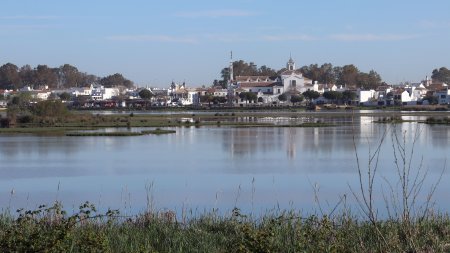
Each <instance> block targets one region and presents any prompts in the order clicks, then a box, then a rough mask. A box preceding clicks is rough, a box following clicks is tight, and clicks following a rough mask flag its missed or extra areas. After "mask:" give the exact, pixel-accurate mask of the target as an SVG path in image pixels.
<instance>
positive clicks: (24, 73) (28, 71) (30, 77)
mask: <svg viewBox="0 0 450 253" xmlns="http://www.w3.org/2000/svg"><path fill="white" fill-rule="evenodd" d="M19 76H20V82H21V86H32V85H33V84H34V82H35V78H36V77H35V71H34V70H33V69H32V68H31V66H30V65H28V64H27V65H24V66H22V67H21V68H20V70H19Z"/></svg>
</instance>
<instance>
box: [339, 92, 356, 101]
mask: <svg viewBox="0 0 450 253" xmlns="http://www.w3.org/2000/svg"><path fill="white" fill-rule="evenodd" d="M355 98H356V93H355V92H353V91H350V90H346V91H344V92H342V100H344V101H346V102H348V101H352V100H355Z"/></svg>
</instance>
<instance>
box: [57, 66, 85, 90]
mask: <svg viewBox="0 0 450 253" xmlns="http://www.w3.org/2000/svg"><path fill="white" fill-rule="evenodd" d="M58 77H59V81H60V82H59V83H63V84H64V86H65V87H79V86H82V85H83V84H82V83H81V82H80V81H81V74H80V72H79V71H78V69H77V68H76V67H74V66H72V65H70V64H64V65H62V66H61V67H59V69H58Z"/></svg>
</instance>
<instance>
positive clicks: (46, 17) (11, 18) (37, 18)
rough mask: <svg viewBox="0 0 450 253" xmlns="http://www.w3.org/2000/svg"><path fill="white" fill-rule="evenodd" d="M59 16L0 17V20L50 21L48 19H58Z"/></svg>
mask: <svg viewBox="0 0 450 253" xmlns="http://www.w3.org/2000/svg"><path fill="white" fill-rule="evenodd" d="M59 18H61V17H59V16H26V15H17V16H0V19H3V20H50V19H59Z"/></svg>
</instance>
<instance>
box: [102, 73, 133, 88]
mask: <svg viewBox="0 0 450 253" xmlns="http://www.w3.org/2000/svg"><path fill="white" fill-rule="evenodd" d="M100 84H101V85H103V86H105V87H108V88H111V87H117V86H125V87H129V88H130V87H132V86H133V82H131V81H130V80H128V79H126V78H125V77H123V76H122V74H119V73H116V74H114V75H109V76H107V77H104V78H102V79H100Z"/></svg>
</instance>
